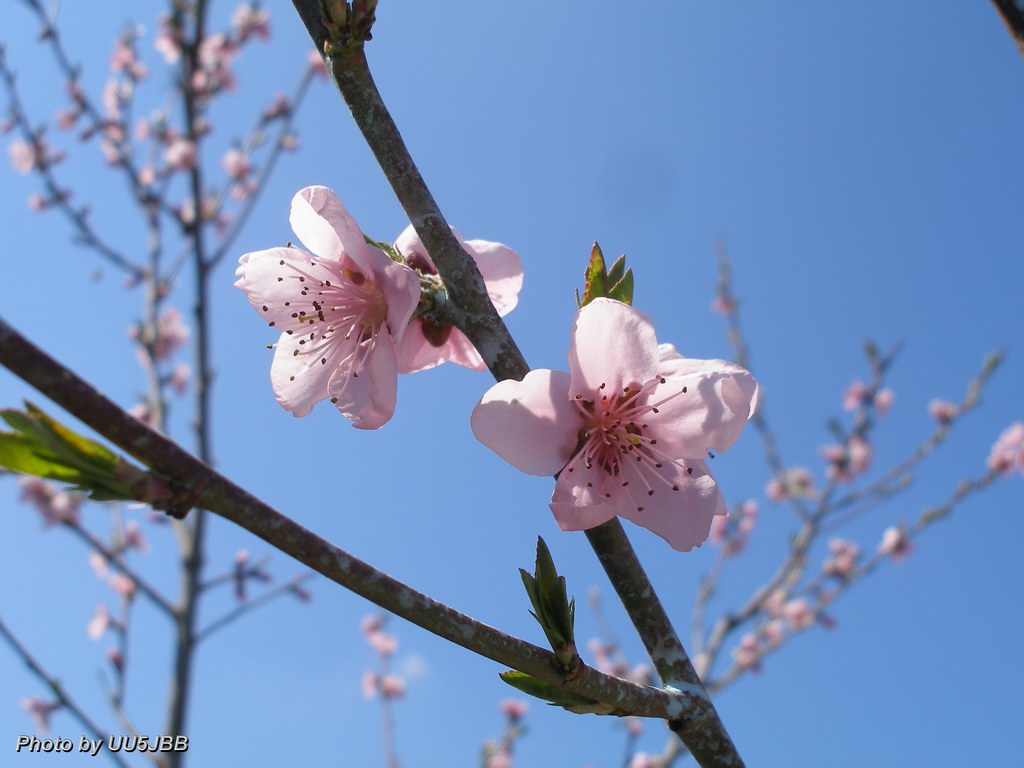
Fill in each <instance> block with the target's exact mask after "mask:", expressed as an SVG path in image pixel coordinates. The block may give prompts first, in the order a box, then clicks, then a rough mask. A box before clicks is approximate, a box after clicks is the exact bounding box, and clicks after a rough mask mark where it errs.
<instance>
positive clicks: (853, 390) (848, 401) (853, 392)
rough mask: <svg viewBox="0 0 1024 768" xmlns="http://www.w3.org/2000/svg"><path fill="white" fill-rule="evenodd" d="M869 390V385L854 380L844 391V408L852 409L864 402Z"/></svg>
mask: <svg viewBox="0 0 1024 768" xmlns="http://www.w3.org/2000/svg"><path fill="white" fill-rule="evenodd" d="M867 391H868V388H867V385H866V384H864V382H863V381H854V382H852V383H851V384H850V386H848V387H847V388H846V391H845V392H844V393H843V409H844V410H847V411H852V410H854V409H855V408H858V407H859V406H860V405H861V403H863V402H864V395H866V394H867Z"/></svg>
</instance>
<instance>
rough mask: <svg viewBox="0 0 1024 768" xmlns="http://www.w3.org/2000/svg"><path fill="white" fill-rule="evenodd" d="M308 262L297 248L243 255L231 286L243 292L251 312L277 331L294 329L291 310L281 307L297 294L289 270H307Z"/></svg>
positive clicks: (303, 253)
mask: <svg viewBox="0 0 1024 768" xmlns="http://www.w3.org/2000/svg"><path fill="white" fill-rule="evenodd" d="M282 261H283V262H285V263H284V265H282V264H281V262H282ZM312 262H313V257H311V256H310V255H309V254H308V253H306V252H305V251H302V250H299V249H298V248H268V249H267V250H265V251H255V252H253V253H246V254H244V255H243V256H242V257H241V258H240V259H239V260H238V269H236V270H235V275H237V276H238V280H237V281H235V287H236V288H241V289H242V290H243V291H244V292H245V297H246V298H247V299H248V300H249V303H250V304H252V307H253V309H255V310H256V311H257V312H258V313H259V314H260V315H261V316H262V317H264V318H266V320H267V322H272V323H274V324H275V325H276V326H277V327H278V328H279V329H281V330H287V329H289V328H291V329H295V328H298V327H299V326H300V325H301V323H300V322H299V321H298V320H297V319H295V318H293V317H292V314H293V312H294V310H292V309H291V308H289V307H287V306H285V302H288V301H291V300H293V299H294V298H295V294H296V293H298V291H297V290H296V288H295V282H294V278H295V275H296V273H295V271H294V269H293V268H292V267H293V266H294V267H298V268H300V269H302V270H303V271H307V270H308V269H309V268H310V265H311V264H312ZM278 278H285V279H283V280H279V279H278Z"/></svg>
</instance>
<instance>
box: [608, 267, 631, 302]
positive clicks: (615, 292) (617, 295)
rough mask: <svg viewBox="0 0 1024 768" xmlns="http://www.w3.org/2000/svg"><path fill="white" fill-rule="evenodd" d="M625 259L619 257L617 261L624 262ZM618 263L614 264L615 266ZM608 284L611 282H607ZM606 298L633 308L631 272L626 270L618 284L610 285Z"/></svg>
mask: <svg viewBox="0 0 1024 768" xmlns="http://www.w3.org/2000/svg"><path fill="white" fill-rule="evenodd" d="M624 260H625V257H624V256H620V257H619V261H624ZM617 263H618V261H617V262H616V264H617ZM609 282H611V281H610V280H609ZM608 298H609V299H615V300H616V301H621V302H622V303H623V304H628V305H629V306H633V270H632V269H627V270H626V272H625V274H624V275H623V276H622V277H621V278H620V279H619V280H618V282H615V283H611V288H609V289H608Z"/></svg>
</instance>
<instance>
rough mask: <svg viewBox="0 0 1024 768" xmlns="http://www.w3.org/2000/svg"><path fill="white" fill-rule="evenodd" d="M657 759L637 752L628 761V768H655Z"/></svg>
mask: <svg viewBox="0 0 1024 768" xmlns="http://www.w3.org/2000/svg"><path fill="white" fill-rule="evenodd" d="M657 766H658V758H657V757H655V756H654V755H649V754H647V753H646V752H637V753H636V754H635V755H633V759H632V760H630V761H629V766H628V768H657Z"/></svg>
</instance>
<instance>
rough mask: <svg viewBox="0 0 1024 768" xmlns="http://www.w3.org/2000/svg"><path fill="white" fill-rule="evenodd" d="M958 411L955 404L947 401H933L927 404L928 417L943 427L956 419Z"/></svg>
mask: <svg viewBox="0 0 1024 768" xmlns="http://www.w3.org/2000/svg"><path fill="white" fill-rule="evenodd" d="M958 410H959V409H958V408H957V407H956V403H951V402H949V400H939V399H935V400H932V401H931V402H930V403H928V415H929V416H931V417H932V418H933V419H935V421H937V422H938V423H939V424H943V425H945V424H949V423H951V422H952V421H953V419H955V418H956V414H957V411H958Z"/></svg>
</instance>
